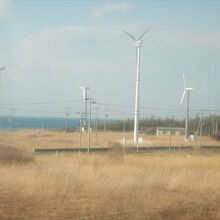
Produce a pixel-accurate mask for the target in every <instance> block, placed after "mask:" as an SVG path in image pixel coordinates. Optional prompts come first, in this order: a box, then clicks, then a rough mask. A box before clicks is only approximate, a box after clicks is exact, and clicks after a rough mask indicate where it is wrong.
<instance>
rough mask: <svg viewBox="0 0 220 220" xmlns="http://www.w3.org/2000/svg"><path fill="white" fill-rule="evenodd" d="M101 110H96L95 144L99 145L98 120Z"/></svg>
mask: <svg viewBox="0 0 220 220" xmlns="http://www.w3.org/2000/svg"><path fill="white" fill-rule="evenodd" d="M98 117H99V108H98V107H97V108H96V128H95V132H96V133H95V143H96V144H97V137H98V120H99V118H98Z"/></svg>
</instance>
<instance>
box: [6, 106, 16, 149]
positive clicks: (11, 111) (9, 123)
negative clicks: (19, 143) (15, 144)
mask: <svg viewBox="0 0 220 220" xmlns="http://www.w3.org/2000/svg"><path fill="white" fill-rule="evenodd" d="M9 111H10V114H9V120H8V127H9V130H8V132H9V141H8V146H9V144H10V143H11V129H12V113H13V112H14V111H15V109H14V108H10V109H9Z"/></svg>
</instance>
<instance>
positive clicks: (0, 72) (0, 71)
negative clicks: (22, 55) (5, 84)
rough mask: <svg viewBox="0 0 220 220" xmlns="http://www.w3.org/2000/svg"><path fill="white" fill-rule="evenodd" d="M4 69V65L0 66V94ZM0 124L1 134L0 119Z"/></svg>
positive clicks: (0, 122)
mask: <svg viewBox="0 0 220 220" xmlns="http://www.w3.org/2000/svg"><path fill="white" fill-rule="evenodd" d="M5 69H6V67H5V66H0V95H1V94H2V93H1V89H2V71H3V70H5ZM0 125H1V134H2V129H3V126H2V120H1V121H0Z"/></svg>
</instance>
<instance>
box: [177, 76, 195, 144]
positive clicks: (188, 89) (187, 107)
mask: <svg viewBox="0 0 220 220" xmlns="http://www.w3.org/2000/svg"><path fill="white" fill-rule="evenodd" d="M183 86H184V90H183V95H182V99H181V102H180V104H182V103H183V100H184V97H185V95H186V94H187V105H186V124H185V141H187V140H188V137H189V93H190V92H191V91H193V88H190V87H186V81H185V76H184V74H183Z"/></svg>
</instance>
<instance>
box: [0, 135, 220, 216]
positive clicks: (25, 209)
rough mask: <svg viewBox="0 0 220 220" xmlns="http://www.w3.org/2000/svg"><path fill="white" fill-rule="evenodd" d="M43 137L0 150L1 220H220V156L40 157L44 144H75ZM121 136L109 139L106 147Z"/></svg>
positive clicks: (18, 139)
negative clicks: (37, 152)
mask: <svg viewBox="0 0 220 220" xmlns="http://www.w3.org/2000/svg"><path fill="white" fill-rule="evenodd" d="M34 132H36V133H34ZM37 132H39V131H25V132H21V131H20V132H15V133H13V134H12V137H11V140H10V142H9V143H10V146H13V147H14V148H12V147H8V144H6V145H4V144H2V145H1V146H0V176H1V179H0V219H1V220H29V219H34V220H35V219H36V220H87V219H88V220H105V219H108V220H124V219H126V220H135V219H137V220H146V219H153V220H157V219H158V220H159V219H167V220H168V219H181V220H183V219H186V220H188V219H192V220H194V219H198V220H203V219H213V220H215V219H220V211H219V210H220V154H214V153H206V154H204V153H203V154H201V153H195V152H194V153H190V154H185V153H180V152H170V153H160V154H159V153H151V154H130V155H126V154H125V155H124V154H120V153H119V152H117V151H115V152H112V153H109V154H104V155H95V154H93V155H87V154H75V155H72V154H69V155H57V156H56V155H50V156H49V155H42V156H40V155H37V156H36V155H33V153H32V152H31V151H32V147H33V145H34V144H39V143H41V142H40V140H41V141H42V144H45V146H53V145H55V146H60V145H61V146H64V144H65V145H66V144H67V143H69V144H72V142H71V140H72V141H73V139H71V138H72V134H64V133H58V132H49V131H47V132H45V133H42V134H41V135H39V134H38V133H37ZM70 135H71V136H70ZM110 135H112V138H110V137H111V136H110ZM121 135H122V134H121V133H115V134H111V133H108V139H107V140H106V141H105V142H103V143H106V145H107V144H109V141H113V140H115V139H117V138H119V137H120V136H121ZM127 135H130V136H131V135H132V134H127ZM1 138H2V139H1V140H4V141H5V142H6V140H7V138H8V137H7V135H5V137H1ZM41 138H42V139H41ZM63 141H64V143H63ZM160 141H161V143H162V140H160ZM1 143H3V141H2V142H1ZM100 143H101V140H100ZM103 143H102V144H103ZM62 144H63V145H62ZM100 146H101V145H100Z"/></svg>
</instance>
